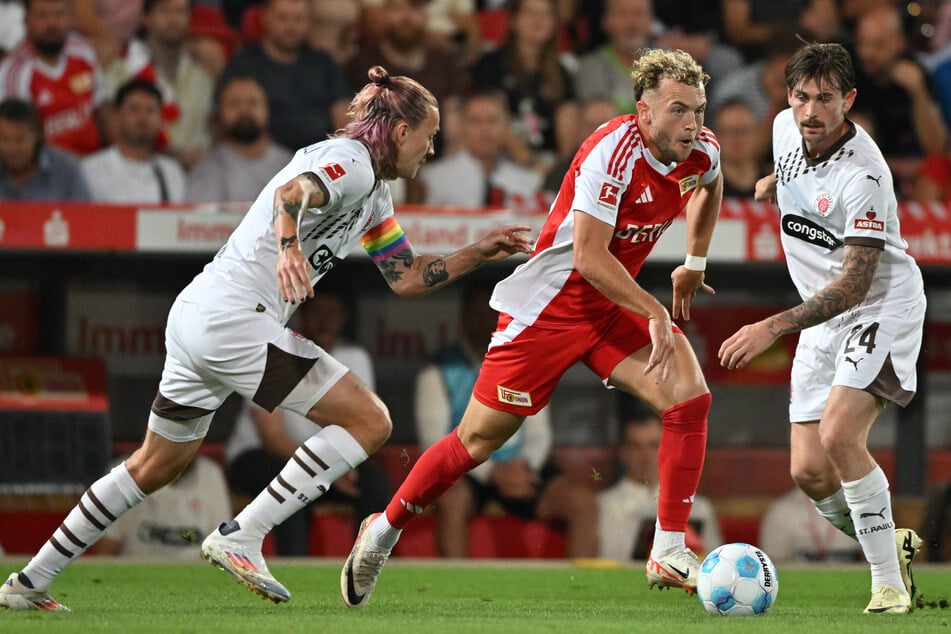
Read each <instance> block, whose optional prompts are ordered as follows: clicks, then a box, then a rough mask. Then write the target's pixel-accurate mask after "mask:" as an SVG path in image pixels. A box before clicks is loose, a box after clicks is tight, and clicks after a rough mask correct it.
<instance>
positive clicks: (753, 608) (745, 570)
mask: <svg viewBox="0 0 951 634" xmlns="http://www.w3.org/2000/svg"><path fill="white" fill-rule="evenodd" d="M778 592H779V577H777V576H776V567H775V566H773V562H772V561H771V560H770V558H769V556H767V555H766V553H764V552H763V551H762V550H760V549H759V548H757V547H756V546H750V545H749V544H741V543H735V544H724V545H723V546H720V547H719V548H717V549H715V550H714V551H712V552H711V553H710V554H709V555H707V557H706V559H704V560H703V563H702V564H700V573H699V574H698V575H697V596H698V597H699V598H700V603H701V604H702V605H703V607H704V609H706V611H707V612H709V613H710V614H720V615H724V616H752V615H755V614H763V613H764V612H766V611H767V610H769V608H770V606H772V605H773V602H774V601H776V594H777V593H778Z"/></svg>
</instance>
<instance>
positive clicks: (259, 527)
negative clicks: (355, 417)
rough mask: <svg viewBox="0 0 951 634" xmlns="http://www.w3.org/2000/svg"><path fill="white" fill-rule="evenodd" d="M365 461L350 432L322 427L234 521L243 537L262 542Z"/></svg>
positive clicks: (341, 428)
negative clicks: (285, 521) (335, 481)
mask: <svg viewBox="0 0 951 634" xmlns="http://www.w3.org/2000/svg"><path fill="white" fill-rule="evenodd" d="M366 459H367V452H366V451H364V449H363V447H361V446H360V443H358V442H357V441H356V439H354V437H353V436H351V435H350V432H348V431H347V430H346V429H344V428H343V427H340V426H338V425H330V426H328V427H324V428H323V429H321V430H320V431H319V432H317V433H316V434H314V435H313V436H311V437H310V438H308V439H307V441H306V442H304V444H303V445H301V446H300V447H298V448H297V451H295V452H294V455H293V456H291V459H290V460H288V461H287V464H286V465H284V468H283V469H281V472H280V473H279V474H278V475H277V477H276V478H274V479H273V480H272V481H271V483H270V484H269V485H268V486H267V488H266V489H264V490H263V491H261V492H260V493H259V494H258V496H257V497H256V498H254V500H252V501H251V503H250V504H248V505H247V506H246V507H244V509H243V510H242V511H241V512H240V513H238V516H237V517H235V518H234V519H235V521H237V522H238V525H239V526H240V527H241V531H242V532H243V533H244V534H245V535H247V536H249V537H252V538H254V539H260V540H263V539H264V536H265V535H267V534H268V532H270V530H271V529H272V528H274V527H275V526H277V525H278V524H280V523H281V522H283V521H284V520H286V519H287V518H288V517H290V516H291V515H293V514H294V513H296V512H297V511H299V510H301V509H302V508H304V507H305V506H307V505H308V504H310V503H311V502H313V501H314V500H316V499H317V498H319V497H320V496H321V495H323V494H324V493H326V492H327V489H329V488H330V485H331V484H333V482H334V480H336V479H337V478H339V477H340V476H342V475H343V474H344V473H346V472H347V471H349V470H350V469H352V468H353V467H356V466H357V465H359V464H360V463H361V462H363V461H364V460H366Z"/></svg>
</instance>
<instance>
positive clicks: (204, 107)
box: [106, 0, 214, 169]
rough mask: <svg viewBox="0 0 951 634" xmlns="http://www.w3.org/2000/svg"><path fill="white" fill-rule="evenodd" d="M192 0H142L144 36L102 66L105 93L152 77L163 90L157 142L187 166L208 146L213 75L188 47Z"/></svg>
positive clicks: (113, 94)
mask: <svg viewBox="0 0 951 634" xmlns="http://www.w3.org/2000/svg"><path fill="white" fill-rule="evenodd" d="M191 4H192V0H145V16H144V18H143V21H142V38H143V39H138V38H133V39H132V40H131V41H130V42H129V44H128V46H127V47H126V48H125V51H124V52H123V55H122V56H121V57H119V58H118V59H116V61H115V62H113V63H112V64H110V65H109V66H108V67H107V68H106V94H107V95H108V96H109V97H110V98H112V97H114V96H115V91H116V90H118V88H119V86H121V85H122V84H124V83H126V82H127V81H128V80H129V79H131V78H133V77H136V78H140V79H147V80H149V81H152V82H155V85H156V86H158V89H159V91H161V93H162V104H163V105H162V119H163V121H164V125H163V128H162V131H161V132H160V135H159V141H158V147H159V148H160V149H167V150H168V151H169V152H170V153H171V154H172V155H174V156H175V157H176V158H177V159H178V161H179V163H181V164H182V165H183V166H184V167H185V168H186V169H187V168H189V167H191V166H192V165H194V164H195V163H196V162H197V161H198V160H199V159H200V158H201V156H202V155H203V154H204V153H205V152H206V151H207V149H208V146H209V144H210V143H211V138H210V136H209V135H208V115H209V113H210V111H211V96H212V86H213V83H214V82H213V80H212V78H211V76H210V75H209V74H208V72H207V71H205V69H204V68H202V67H201V65H200V64H199V63H198V62H197V61H196V60H195V58H194V57H192V55H191V53H189V52H188V50H187V49H186V46H185V44H186V40H187V38H188V29H189V24H190V22H191Z"/></svg>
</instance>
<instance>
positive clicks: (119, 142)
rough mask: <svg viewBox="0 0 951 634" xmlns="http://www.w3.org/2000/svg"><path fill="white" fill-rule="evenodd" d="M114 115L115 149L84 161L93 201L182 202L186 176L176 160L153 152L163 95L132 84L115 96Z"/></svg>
mask: <svg viewBox="0 0 951 634" xmlns="http://www.w3.org/2000/svg"><path fill="white" fill-rule="evenodd" d="M115 111H116V135H117V136H116V143H115V145H113V146H110V147H108V148H106V149H104V150H100V151H99V152H96V153H95V154H92V155H90V156H87V157H86V158H84V159H83V161H82V169H83V174H85V176H86V181H87V182H88V183H89V187H90V189H91V190H92V197H93V200H96V201H99V202H107V203H170V202H172V203H179V202H182V200H183V199H184V197H185V173H184V172H183V171H182V168H181V166H180V165H179V164H178V163H177V162H176V161H175V159H173V158H171V157H169V156H164V155H161V154H158V153H156V151H155V137H156V134H157V133H158V131H159V128H160V127H161V125H162V93H160V92H159V89H158V88H156V87H155V84H153V83H152V82H150V81H146V80H144V79H133V80H131V81H129V82H128V83H126V84H124V85H123V86H122V87H121V88H119V92H117V93H116V98H115Z"/></svg>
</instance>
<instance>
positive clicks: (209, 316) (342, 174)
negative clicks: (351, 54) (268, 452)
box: [0, 66, 531, 610]
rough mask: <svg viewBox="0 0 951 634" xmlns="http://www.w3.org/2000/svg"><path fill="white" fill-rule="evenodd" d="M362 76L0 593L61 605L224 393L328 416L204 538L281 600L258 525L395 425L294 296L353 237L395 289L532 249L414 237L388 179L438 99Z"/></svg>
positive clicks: (429, 147)
mask: <svg viewBox="0 0 951 634" xmlns="http://www.w3.org/2000/svg"><path fill="white" fill-rule="evenodd" d="M369 77H370V80H371V83H369V84H367V85H366V86H365V87H364V88H363V90H361V91H360V92H359V93H358V94H357V95H356V96H355V97H354V99H353V101H352V102H351V104H350V109H349V112H348V116H349V119H350V122H349V123H348V125H347V127H346V128H344V129H343V130H341V131H339V132H338V133H337V134H336V135H335V136H334V138H331V139H329V140H326V141H323V142H320V143H316V144H314V145H311V146H309V147H306V148H303V149H301V150H299V151H298V152H297V153H296V154H295V155H294V157H293V158H292V159H291V161H290V163H288V165H287V166H286V167H285V168H284V169H282V170H281V171H280V172H278V174H277V175H276V176H275V177H274V178H273V179H272V180H271V182H270V183H269V184H268V185H267V186H266V187H265V188H264V190H263V191H262V192H261V194H260V195H259V196H258V198H257V200H256V201H255V202H254V204H253V205H252V207H251V209H250V210H249V211H248V213H247V215H246V216H245V218H244V219H243V220H242V221H241V224H240V225H239V226H238V227H237V229H235V231H234V233H233V234H232V235H231V237H230V238H229V239H228V242H227V244H226V245H225V246H224V247H222V248H221V250H220V251H219V252H218V254H217V255H216V256H215V258H214V259H213V260H212V261H211V262H210V263H209V264H208V265H207V266H206V267H205V269H204V270H203V271H202V273H200V274H199V275H198V276H196V277H195V279H194V280H193V281H192V282H191V284H189V285H188V286H187V287H186V288H185V289H184V290H183V291H182V292H181V294H179V296H178V298H177V299H176V300H175V303H174V304H173V306H172V308H171V311H170V313H169V318H168V325H167V328H166V348H167V356H166V361H165V368H164V370H163V372H162V380H161V383H160V385H159V392H158V395H157V396H156V398H155V401H154V403H153V404H152V413H151V416H150V417H149V424H148V431H147V433H146V437H145V441H144V442H143V445H142V447H140V448H139V449H138V450H136V451H135V452H134V453H133V454H132V456H131V457H130V458H129V459H128V460H126V461H125V462H123V463H122V464H120V465H118V466H117V467H116V468H114V469H113V470H112V471H110V472H109V473H108V474H106V475H105V476H103V477H102V478H100V479H99V480H97V481H96V482H94V483H93V484H92V485H91V486H90V487H89V489H87V490H86V492H85V493H84V494H83V496H82V498H81V499H80V502H79V504H78V505H77V506H76V507H75V508H74V509H73V510H72V511H71V512H70V513H69V515H68V516H67V517H66V519H65V520H64V521H63V523H62V524H61V525H60V526H59V528H57V529H56V531H55V532H54V533H53V535H52V536H51V537H50V539H49V541H47V542H46V544H44V545H43V547H42V548H41V549H40V551H39V552H38V553H37V554H36V556H34V557H33V559H32V560H31V561H30V562H29V563H28V564H27V565H26V567H25V568H24V569H23V570H22V571H21V572H19V573H16V572H14V573H12V574H11V575H10V577H9V578H8V579H7V580H6V582H5V583H4V584H3V585H2V586H0V607H6V608H10V609H21V610H25V609H38V610H65V609H67V608H66V607H65V606H63V605H62V604H60V603H59V602H57V601H56V600H55V599H53V598H52V597H50V595H49V594H48V593H47V588H48V587H49V585H50V584H51V583H52V581H53V580H54V579H55V578H56V576H57V575H58V574H59V573H60V572H61V571H62V570H63V568H65V567H66V566H67V565H68V564H69V563H70V562H72V561H73V560H74V559H76V558H77V557H79V556H80V555H81V554H82V553H83V552H85V550H86V549H87V548H89V546H91V545H92V544H93V543H95V542H96V541H97V540H98V539H99V538H100V537H102V535H103V532H104V531H105V529H106V528H107V527H108V526H109V525H110V524H112V522H114V521H115V520H116V519H117V518H118V517H119V516H121V515H122V514H123V513H125V512H126V511H127V510H129V508H131V507H133V506H135V505H136V504H138V503H139V502H140V501H142V499H143V498H144V497H145V496H146V495H148V494H149V493H151V492H153V491H155V490H157V489H159V488H161V487H162V486H164V485H165V484H167V483H169V482H171V481H172V480H174V479H175V478H176V477H177V476H178V475H179V474H180V473H181V472H182V471H183V470H184V468H185V466H186V465H187V464H188V463H189V461H191V459H192V457H193V456H194V455H195V452H196V451H197V450H198V446H199V445H200V444H201V441H202V439H203V438H204V437H205V434H206V432H207V430H208V426H209V424H210V422H211V419H212V416H213V415H214V412H215V410H216V409H217V408H218V407H219V406H220V405H221V403H222V402H223V401H224V400H225V398H227V397H228V396H229V395H230V394H231V393H232V392H238V393H239V394H241V395H242V396H244V397H245V398H248V399H250V400H252V401H254V402H255V403H257V404H258V405H260V406H261V407H263V408H265V409H267V410H269V411H271V410H273V409H274V408H275V407H282V408H284V409H288V410H290V411H293V412H296V413H298V414H300V415H302V416H306V417H307V418H309V419H310V420H312V421H314V422H315V423H317V424H319V425H320V426H321V427H322V428H321V429H319V430H317V428H316V427H315V431H316V433H315V434H314V436H312V437H311V438H310V439H309V440H307V441H306V442H304V443H303V444H302V445H301V446H300V448H299V449H298V450H297V452H296V453H295V454H294V456H293V457H292V459H291V460H289V461H288V463H287V465H286V466H285V467H284V469H282V470H281V472H280V474H278V476H277V477H276V478H274V480H273V481H272V482H271V484H270V485H269V486H268V487H267V488H266V489H265V490H264V491H262V492H261V494H260V495H258V497H257V498H255V499H254V500H253V501H252V502H251V503H250V504H249V505H248V506H247V507H245V509H244V510H242V511H241V512H240V513H239V514H238V515H237V517H236V518H235V519H234V520H232V521H229V522H225V523H223V524H221V525H220V526H219V528H218V529H217V530H215V531H214V532H213V533H212V534H211V535H209V536H208V537H207V538H206V539H205V540H204V542H203V544H202V557H204V558H205V559H207V560H208V561H210V562H211V563H213V564H215V565H217V566H219V567H221V568H223V569H224V570H226V571H228V572H230V573H231V574H232V575H234V577H235V578H236V579H237V580H238V581H239V582H240V583H242V584H244V585H246V586H247V587H248V588H250V589H251V590H253V591H254V592H256V593H257V594H259V595H261V596H262V597H265V598H268V599H271V600H272V601H274V602H275V603H277V602H281V601H287V600H289V599H290V592H288V590H287V589H286V588H285V587H284V586H283V585H281V583H280V582H278V581H277V580H276V579H275V578H274V577H273V575H271V574H270V572H269V571H268V568H267V565H266V563H265V561H264V558H263V557H262V555H261V543H262V541H263V539H264V536H265V535H266V534H267V533H268V532H269V531H270V530H271V529H272V528H273V527H274V526H275V525H277V524H279V523H281V522H282V521H284V520H285V519H287V518H288V517H290V516H291V515H292V514H293V513H295V512H297V511H298V510H300V509H301V508H303V507H305V506H306V505H308V504H309V503H310V502H312V501H313V500H314V499H316V498H317V497H320V495H321V494H323V493H324V492H326V491H327V489H328V488H329V487H330V485H331V484H332V483H333V482H334V480H336V479H337V478H338V477H339V476H341V475H342V474H344V473H345V472H347V471H349V470H350V469H351V468H353V467H356V466H357V465H358V464H360V463H361V462H363V461H364V460H366V458H367V455H368V454H371V453H373V452H374V451H376V450H377V449H378V448H379V447H380V446H381V445H382V444H383V443H384V442H385V441H386V439H387V438H388V437H389V435H390V430H391V428H392V423H391V422H390V418H389V413H388V412H387V409H386V406H385V405H384V404H383V403H382V402H381V401H380V399H379V398H378V397H377V396H376V395H375V394H374V393H373V392H371V391H370V390H369V389H368V388H367V387H366V386H365V385H364V384H363V383H361V382H360V380H359V379H357V378H356V377H355V376H354V375H353V373H351V372H349V371H348V370H347V368H346V367H344V366H343V365H342V364H341V363H340V362H338V361H337V360H335V359H334V358H333V357H331V356H330V355H329V354H327V353H326V352H325V351H324V350H322V349H321V348H320V347H318V346H317V345H316V344H315V343H313V342H312V341H310V340H308V339H306V338H304V337H302V336H301V335H298V334H297V333H295V332H293V331H291V330H289V329H288V328H287V327H286V326H285V324H286V323H287V320H288V319H289V318H290V316H291V314H292V313H293V312H294V309H295V308H296V307H297V305H299V304H300V303H301V302H303V301H305V300H306V299H307V298H308V297H311V296H313V294H314V290H313V285H314V283H315V282H316V281H317V280H318V279H320V278H321V277H322V276H323V275H325V274H326V273H327V272H328V271H330V270H331V269H332V268H333V267H334V265H335V264H336V263H337V262H338V261H339V260H341V259H342V258H344V257H346V255H347V254H349V253H350V252H351V251H352V250H353V249H354V248H355V247H356V245H357V244H358V243H361V242H362V244H363V247H364V248H365V249H366V250H367V251H368V253H369V254H370V257H371V259H372V260H373V261H374V262H375V263H376V265H377V267H378V268H379V269H380V271H381V273H382V274H383V276H384V277H385V279H386V281H387V283H388V284H389V286H390V288H392V289H393V291H394V292H396V293H397V294H399V295H403V296H417V295H422V294H424V293H427V292H429V291H431V290H434V289H435V288H439V287H441V286H444V285H445V284H447V283H449V282H451V281H453V280H455V279H457V278H459V277H460V276H462V275H465V274H466V273H468V272H470V271H471V270H473V269H474V268H476V267H477V266H479V265H480V264H482V263H484V262H487V261H490V260H496V259H501V258H504V257H506V256H508V255H510V254H513V253H517V252H523V253H528V252H530V250H531V239H530V238H529V236H528V235H527V233H526V232H527V231H528V230H529V227H526V226H523V225H516V226H510V227H505V228H502V229H498V230H495V231H493V232H491V233H490V234H489V235H488V236H486V237H485V238H483V239H482V240H480V241H478V242H476V243H474V244H471V245H469V246H466V247H463V248H462V249H460V250H459V251H457V252H455V253H453V254H451V255H448V256H439V255H420V254H417V253H415V252H414V251H413V249H412V247H411V245H410V243H409V241H408V239H407V238H406V236H405V235H404V234H403V231H402V229H401V228H400V226H399V223H398V222H397V221H396V218H395V216H394V215H393V202H392V199H391V197H390V190H389V186H388V185H387V184H386V183H385V182H384V181H385V180H390V179H393V178H396V177H404V178H412V177H414V176H415V175H416V171H417V170H418V168H419V166H420V164H422V163H423V162H424V161H425V159H426V158H427V157H428V156H431V155H432V154H433V137H434V136H435V134H436V132H437V130H438V128H439V106H438V104H437V102H436V100H435V98H434V97H433V96H432V94H431V93H430V92H429V91H428V90H427V89H426V88H424V87H423V86H421V85H420V84H419V83H417V82H416V81H414V80H412V79H409V78H407V77H391V76H390V75H389V74H388V73H387V72H386V71H385V70H384V69H383V68H382V67H379V66H374V67H373V68H371V69H370V71H369ZM223 519H224V518H223Z"/></svg>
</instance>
